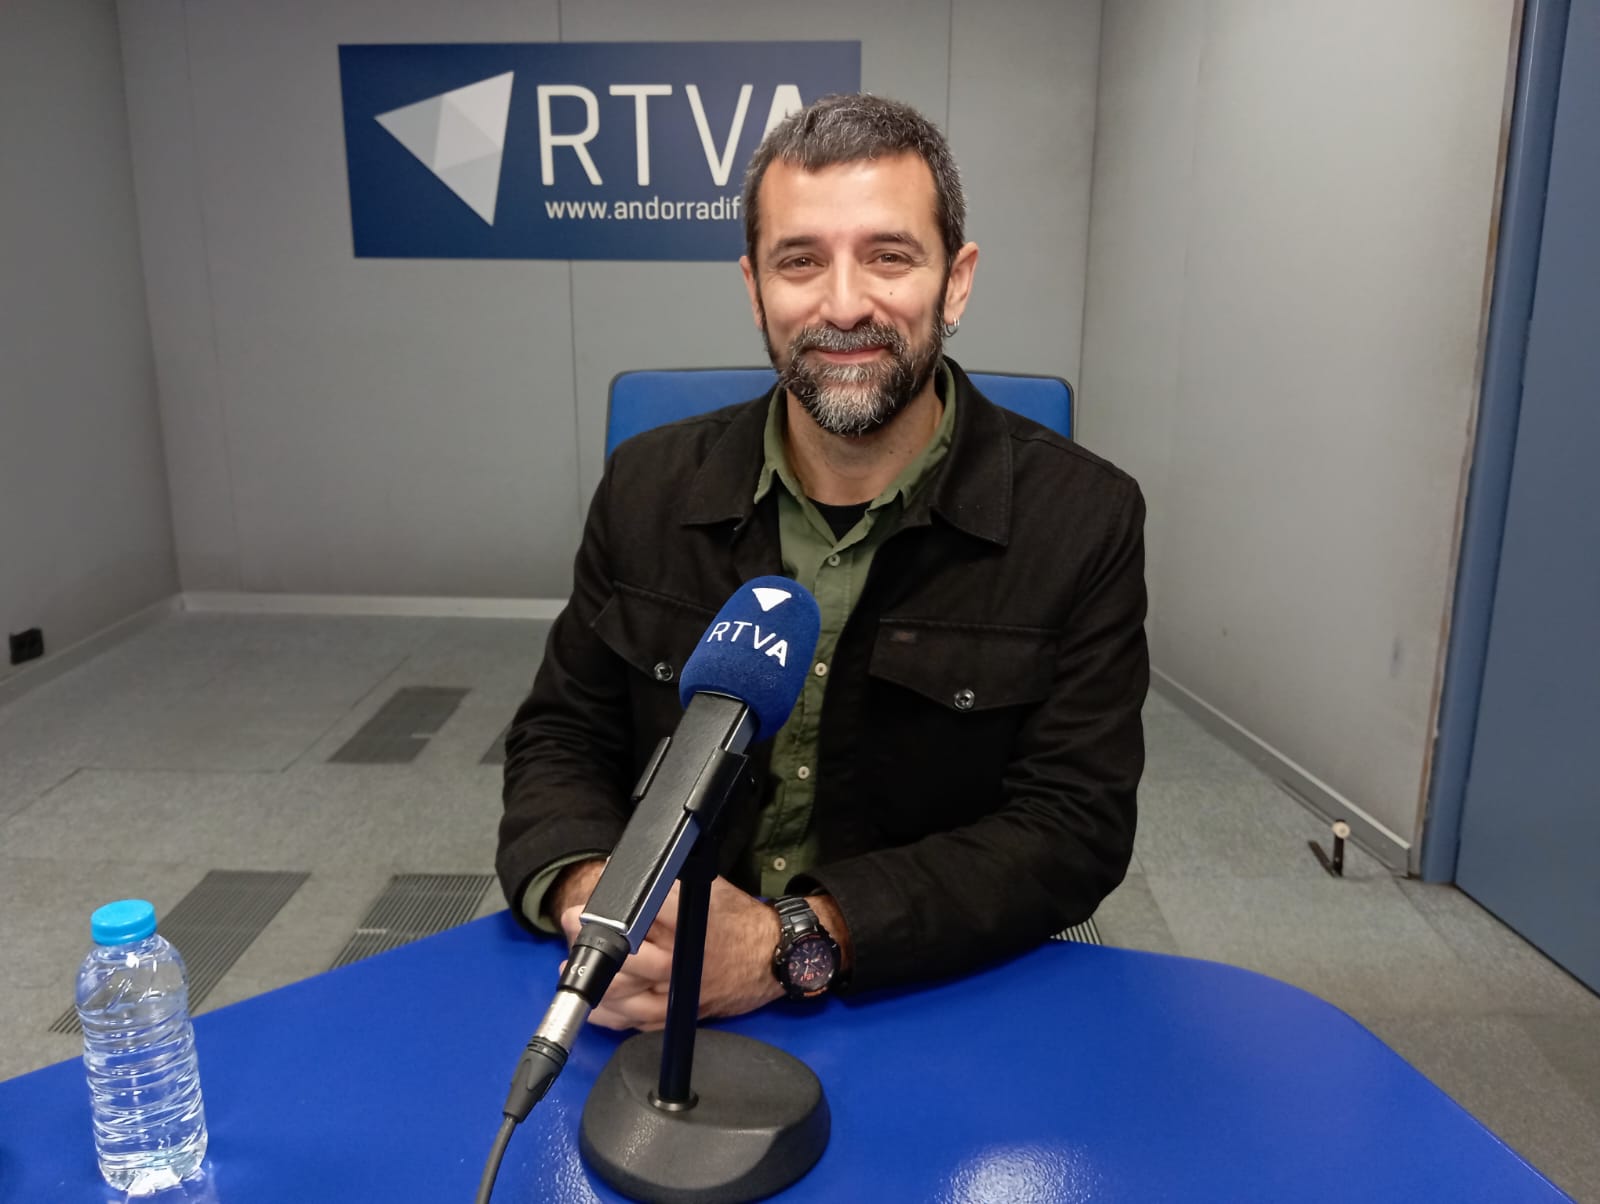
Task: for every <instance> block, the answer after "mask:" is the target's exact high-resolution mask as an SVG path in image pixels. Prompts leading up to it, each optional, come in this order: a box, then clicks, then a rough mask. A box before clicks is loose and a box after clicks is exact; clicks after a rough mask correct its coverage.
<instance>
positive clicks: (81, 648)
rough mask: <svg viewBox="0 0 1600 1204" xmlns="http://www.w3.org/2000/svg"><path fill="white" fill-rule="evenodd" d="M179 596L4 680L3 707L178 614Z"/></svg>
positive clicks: (0, 684) (0, 693)
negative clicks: (147, 628)
mask: <svg viewBox="0 0 1600 1204" xmlns="http://www.w3.org/2000/svg"><path fill="white" fill-rule="evenodd" d="M179 597H180V596H179V595H177V594H174V595H173V596H172V597H170V598H163V599H162V600H161V601H160V602H157V603H155V604H154V605H152V606H147V607H145V608H144V609H143V610H140V611H136V612H134V613H133V614H131V615H129V616H128V617H127V618H126V619H119V620H118V621H117V622H115V623H113V624H111V626H109V627H104V628H101V629H100V630H99V631H97V632H95V633H94V634H93V635H91V636H86V637H85V638H84V639H81V640H79V641H78V642H77V643H76V644H70V645H68V646H67V647H65V648H63V649H62V650H61V651H60V652H51V653H47V654H46V655H45V656H43V657H42V658H40V659H39V660H37V661H30V662H29V663H28V664H26V665H24V666H23V667H22V668H20V669H18V670H17V671H16V672H15V673H13V674H11V675H10V676H8V677H5V678H0V706H5V705H6V703H8V702H12V701H14V700H16V699H17V698H20V697H21V696H22V695H23V694H26V693H27V692H28V691H29V690H33V689H37V688H38V687H39V686H42V685H44V683H45V682H47V681H53V680H55V679H56V678H58V677H60V676H61V675H62V674H63V673H66V672H68V671H69V670H72V669H76V668H77V667H78V666H79V665H81V664H83V663H84V662H85V661H88V660H92V659H94V658H95V657H97V656H99V655H100V654H101V653H102V652H105V651H107V650H108V649H110V648H112V647H114V646H115V645H117V644H120V643H122V641H123V640H126V639H128V638H129V637H131V636H135V635H137V634H138V633H139V632H141V631H143V630H144V629H145V628H146V627H153V626H154V625H155V624H157V623H159V622H161V620H162V619H165V618H169V617H170V616H172V615H174V614H176V613H177V612H178V611H179V610H181V609H182V607H181V604H180V601H179Z"/></svg>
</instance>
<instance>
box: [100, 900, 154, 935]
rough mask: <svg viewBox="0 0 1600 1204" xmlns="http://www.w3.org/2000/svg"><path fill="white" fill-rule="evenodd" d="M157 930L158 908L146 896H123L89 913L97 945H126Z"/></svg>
mask: <svg viewBox="0 0 1600 1204" xmlns="http://www.w3.org/2000/svg"><path fill="white" fill-rule="evenodd" d="M155 930H156V909H155V906H154V905H153V904H151V903H147V902H145V901H144V900H143V899H121V900H119V901H118V902H116V903H107V904H106V905H105V906H104V907H100V908H97V909H96V910H95V913H94V914H93V915H92V916H90V917H89V932H90V934H91V935H92V936H93V937H94V943H95V944H97V945H126V944H127V943H128V942H129V941H142V940H144V938H145V937H147V936H149V935H150V934H151V933H152V932H154V931H155Z"/></svg>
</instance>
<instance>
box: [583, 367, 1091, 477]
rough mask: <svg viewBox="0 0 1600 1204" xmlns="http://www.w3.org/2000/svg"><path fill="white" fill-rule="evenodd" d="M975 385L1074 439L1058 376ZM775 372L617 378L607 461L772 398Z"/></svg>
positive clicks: (1068, 399) (999, 377)
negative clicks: (650, 438) (691, 424)
mask: <svg viewBox="0 0 1600 1204" xmlns="http://www.w3.org/2000/svg"><path fill="white" fill-rule="evenodd" d="M971 376H972V383H973V384H974V385H976V386H977V387H978V392H980V393H982V394H983V395H984V396H985V397H987V398H988V399H989V400H990V401H992V402H994V403H995V404H996V405H1002V406H1005V407H1006V409H1008V410H1011V411H1012V412H1014V413H1017V414H1021V415H1022V416H1023V417H1024V418H1031V419H1033V420H1034V421H1035V422H1037V423H1039V424H1040V425H1041V426H1047V427H1049V428H1050V429H1051V430H1053V431H1055V432H1056V433H1057V434H1059V435H1061V436H1062V437H1063V438H1066V439H1070V438H1072V386H1071V385H1069V384H1068V383H1067V382H1066V381H1064V380H1062V379H1061V378H1060V377H1059V376H1018V375H1014V374H1012V373H1009V372H974V373H972V374H971ZM777 381H778V377H777V374H776V373H775V372H773V370H772V369H771V368H677V369H659V370H650V371H639V372H619V373H617V375H616V376H614V377H612V379H611V393H610V396H609V398H608V399H607V401H606V455H607V456H608V457H609V456H610V455H611V453H612V452H614V451H616V449H617V444H619V443H621V442H622V441H623V440H624V439H629V438H632V437H633V436H634V435H637V434H638V433H639V432H640V431H647V430H650V429H651V428H652V427H657V426H662V425H664V424H665V423H668V422H676V421H677V420H678V419H680V418H692V417H693V416H694V415H696V414H704V413H707V412H708V411H711V410H717V409H721V408H722V407H723V406H729V405H734V404H735V403H737V402H741V401H749V400H750V398H752V397H757V396H759V395H760V394H762V393H766V392H770V391H771V389H772V387H773V386H774V385H775V384H777Z"/></svg>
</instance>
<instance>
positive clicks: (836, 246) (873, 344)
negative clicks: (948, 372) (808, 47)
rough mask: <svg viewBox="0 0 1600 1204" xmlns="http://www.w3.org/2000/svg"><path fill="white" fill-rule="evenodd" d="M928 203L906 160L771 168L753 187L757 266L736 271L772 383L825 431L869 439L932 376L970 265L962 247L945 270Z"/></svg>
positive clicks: (912, 160) (912, 161) (925, 181)
mask: <svg viewBox="0 0 1600 1204" xmlns="http://www.w3.org/2000/svg"><path fill="white" fill-rule="evenodd" d="M936 199H937V198H936V194H935V191H934V183H933V173H932V172H931V171H929V169H928V165H927V164H926V163H924V162H923V161H922V159H921V157H920V156H917V155H914V154H903V155H895V156H893V157H891V158H884V159H876V160H864V161H861V162H856V163H841V164H836V165H835V166H832V167H825V168H823V169H822V170H820V171H815V172H811V171H806V170H804V169H803V168H800V167H796V166H794V165H793V164H790V163H785V162H782V161H778V162H774V163H773V164H772V165H771V166H770V167H769V168H768V169H767V173H766V175H765V177H764V178H763V179H762V182H761V191H760V194H759V204H760V213H761V231H760V244H759V245H758V246H757V248H756V263H755V264H752V263H751V262H750V261H749V259H748V258H746V259H742V260H741V261H740V266H741V267H742V268H743V269H744V274H745V283H746V285H747V286H748V288H749V290H750V301H751V306H752V308H753V309H754V312H755V317H756V325H757V326H758V327H760V329H761V332H762V336H763V338H764V339H765V340H766V344H767V354H768V355H769V356H770V357H771V358H772V364H773V366H774V367H775V368H777V370H778V376H779V380H780V382H781V383H782V384H783V385H784V387H785V388H787V389H788V390H789V392H790V393H791V394H792V395H793V396H794V398H795V400H796V401H798V402H799V403H800V404H801V406H802V407H804V409H805V411H806V412H807V413H808V414H810V415H811V417H812V418H813V419H814V420H815V421H816V422H817V424H818V425H819V426H821V427H822V428H823V429H824V430H826V431H829V432H831V433H833V434H836V435H846V436H852V435H864V434H867V433H868V432H871V431H874V430H877V429H878V428H879V427H881V426H883V425H884V424H885V423H887V422H888V421H889V420H890V419H892V418H893V417H894V416H895V415H896V414H898V413H899V412H900V411H901V410H902V409H903V408H904V407H905V406H906V405H907V403H909V402H910V401H911V399H912V398H914V397H916V396H917V395H918V394H919V393H920V392H922V390H923V389H924V388H925V387H926V386H927V384H928V381H929V379H930V378H931V376H932V374H933V369H934V367H935V365H936V364H937V363H938V360H939V354H940V351H941V349H942V346H943V333H942V330H941V324H942V323H943V322H944V321H946V320H949V321H955V320H956V319H957V318H959V316H960V313H961V309H962V307H963V306H964V305H965V302H966V295H967V290H968V289H969V288H970V287H971V277H972V266H973V261H974V260H975V258H976V255H977V248H976V247H974V246H972V245H971V244H968V246H967V247H964V248H962V251H961V254H959V255H958V256H957V257H956V260H955V263H954V264H952V265H950V268H949V270H948V271H947V265H946V255H945V249H944V241H943V239H942V237H941V235H940V232H939V226H938V221H937V219H936V216H935V205H936ZM957 292H958V293H959V296H958V297H952V296H950V295H948V294H952V293H957ZM952 302H953V303H952Z"/></svg>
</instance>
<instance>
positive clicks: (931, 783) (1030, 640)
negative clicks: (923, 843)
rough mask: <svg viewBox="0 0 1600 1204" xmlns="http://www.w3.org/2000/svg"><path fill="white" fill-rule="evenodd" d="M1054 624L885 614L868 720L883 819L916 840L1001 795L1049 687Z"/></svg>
mask: <svg viewBox="0 0 1600 1204" xmlns="http://www.w3.org/2000/svg"><path fill="white" fill-rule="evenodd" d="M1055 647H1056V638H1055V633H1054V632H1052V631H1047V630H1042V629H1032V628H993V627H978V626H960V625H955V624H943V623H919V622H906V621H899V622H895V621H888V620H886V621H884V622H882V623H880V624H879V628H878V634H877V638H876V640H875V641H874V643H873V648H872V657H871V660H870V662H869V665H868V670H867V671H868V676H869V678H870V679H871V686H870V699H869V702H868V708H867V713H866V716H865V720H864V721H865V724H866V725H867V727H868V728H869V730H870V733H871V734H870V736H869V737H868V740H869V742H870V745H871V746H872V747H873V748H874V749H875V750H876V753H875V755H874V756H873V761H874V765H875V768H876V769H877V771H878V775H879V781H878V783H877V786H878V789H877V790H876V791H875V792H874V793H875V794H876V795H877V797H879V798H881V799H882V800H883V806H884V808H885V811H886V814H885V816H884V819H885V821H886V822H885V826H886V827H887V828H888V829H889V831H890V832H891V834H892V835H896V836H899V837H901V838H902V839H914V838H915V837H917V836H921V835H924V834H926V833H927V832H931V831H938V830H942V829H946V828H950V827H954V826H957V825H959V824H963V823H969V822H971V821H972V820H974V819H977V818H979V817H980V816H982V815H985V814H987V813H988V812H989V811H991V810H992V809H993V807H994V806H995V805H996V803H997V802H998V801H999V798H1000V795H1001V786H1002V779H1003V777H1004V774H1005V769H1006V766H1007V764H1008V763H1009V762H1010V760H1011V757H1012V751H1013V747H1014V745H1015V742H1016V737H1017V732H1018V730H1019V729H1020V728H1021V726H1022V724H1023V723H1024V722H1025V721H1026V719H1027V718H1028V716H1029V714H1030V713H1031V712H1032V711H1033V709H1034V708H1035V707H1037V706H1038V705H1039V704H1040V703H1041V702H1043V701H1044V700H1045V699H1046V698H1047V697H1048V696H1049V694H1050V688H1051V682H1052V680H1053V678H1054V672H1055Z"/></svg>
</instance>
